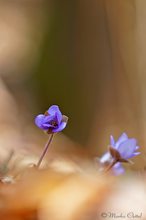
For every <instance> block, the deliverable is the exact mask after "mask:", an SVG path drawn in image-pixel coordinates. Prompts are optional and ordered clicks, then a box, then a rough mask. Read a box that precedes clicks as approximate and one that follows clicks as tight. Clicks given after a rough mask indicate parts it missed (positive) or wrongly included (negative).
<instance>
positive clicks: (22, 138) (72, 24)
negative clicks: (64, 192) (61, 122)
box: [0, 0, 146, 169]
mask: <svg viewBox="0 0 146 220" xmlns="http://www.w3.org/2000/svg"><path fill="white" fill-rule="evenodd" d="M145 9H146V2H145V1H144V0H141V1H139V0H127V1H123V0H119V1H117V0H110V1H109V0H90V1H88V0H70V1H67V0H61V1H60V0H5V1H2V0H1V1H0V112H1V114H0V137H1V138H0V142H1V146H2V151H3V153H5V149H6V150H7V148H12V147H13V148H16V149H17V150H18V149H19V150H20V149H21V150H24V149H25V151H26V150H29V151H31V149H33V146H34V147H35V146H37V147H40V146H41V144H43V143H44V142H45V136H44V134H42V133H41V131H40V130H39V129H38V128H36V127H35V125H34V117H35V115H37V114H38V113H41V112H44V111H45V110H46V109H47V108H48V107H49V106H50V105H52V104H57V105H59V106H60V108H61V110H62V112H63V113H64V114H66V115H68V116H69V124H68V126H67V128H66V129H65V131H64V132H63V133H64V135H60V136H59V138H60V139H59V140H61V141H63V142H61V143H65V144H66V145H67V146H70V145H74V143H76V144H75V146H77V147H79V148H84V149H85V148H86V149H87V150H88V152H89V153H90V154H93V155H98V156H100V155H101V154H102V153H103V152H104V151H105V150H106V148H107V145H108V144H109V135H110V134H113V135H114V136H115V137H118V136H119V135H120V134H121V133H122V132H127V134H128V135H129V136H130V137H135V138H137V139H138V141H139V145H140V146H141V149H142V150H141V151H142V152H143V154H142V155H141V156H140V157H139V158H137V159H135V161H136V163H135V164H136V165H135V167H136V169H143V168H144V166H145V165H146V159H145V146H146V138H145V137H146V135H145V133H146V98H145V93H146V72H145V71H146V44H145V37H146V26H145V21H146V13H145ZM62 139H63V140H62ZM56 142H57V141H56ZM61 146H62V144H61ZM61 146H60V147H61ZM68 151H69V148H68Z"/></svg>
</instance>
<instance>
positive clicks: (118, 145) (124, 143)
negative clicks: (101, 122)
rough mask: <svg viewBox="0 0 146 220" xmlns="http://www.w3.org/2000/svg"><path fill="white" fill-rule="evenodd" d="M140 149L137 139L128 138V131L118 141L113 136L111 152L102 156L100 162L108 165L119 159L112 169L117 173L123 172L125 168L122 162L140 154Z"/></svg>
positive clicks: (111, 138)
mask: <svg viewBox="0 0 146 220" xmlns="http://www.w3.org/2000/svg"><path fill="white" fill-rule="evenodd" d="M138 149H139V147H138V146H137V141H136V139H134V138H128V136H127V134H126V133H123V134H122V135H121V136H120V137H119V139H118V140H117V141H115V140H114V138H113V136H111V137H110V148H109V152H107V153H105V154H104V155H103V156H102V157H101V159H100V163H101V164H104V165H106V164H111V163H112V162H113V161H117V163H116V164H115V165H114V166H113V167H112V170H113V172H114V173H115V174H122V173H123V172H124V168H123V166H122V164H121V162H128V159H130V158H132V157H134V156H137V155H139V154H140V152H137V150H138Z"/></svg>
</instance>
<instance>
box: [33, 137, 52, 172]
mask: <svg viewBox="0 0 146 220" xmlns="http://www.w3.org/2000/svg"><path fill="white" fill-rule="evenodd" d="M52 139H53V134H51V136H50V138H49V139H48V141H47V143H46V145H45V148H44V150H43V152H42V154H41V156H40V159H39V161H38V163H37V165H36V167H37V168H39V167H40V165H41V163H42V160H43V158H44V156H45V155H46V153H47V151H48V148H49V146H50V144H51V142H52Z"/></svg>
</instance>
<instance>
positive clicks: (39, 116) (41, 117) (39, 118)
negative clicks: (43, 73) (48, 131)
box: [35, 114, 45, 129]
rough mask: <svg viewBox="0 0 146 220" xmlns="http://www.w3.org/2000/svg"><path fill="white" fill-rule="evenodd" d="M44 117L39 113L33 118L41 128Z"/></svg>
mask: <svg viewBox="0 0 146 220" xmlns="http://www.w3.org/2000/svg"><path fill="white" fill-rule="evenodd" d="M44 119H45V116H44V115H43V114H40V115H38V116H37V117H36V118H35V124H36V125H37V126H38V127H39V128H41V129H43V122H44Z"/></svg>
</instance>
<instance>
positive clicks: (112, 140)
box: [110, 135, 115, 147]
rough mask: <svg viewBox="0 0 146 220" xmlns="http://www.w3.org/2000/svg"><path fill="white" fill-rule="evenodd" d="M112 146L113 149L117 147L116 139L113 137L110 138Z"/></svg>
mask: <svg viewBox="0 0 146 220" xmlns="http://www.w3.org/2000/svg"><path fill="white" fill-rule="evenodd" d="M110 145H111V146H112V147H114V146H115V140H114V137H113V136H112V135H111V136H110Z"/></svg>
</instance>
